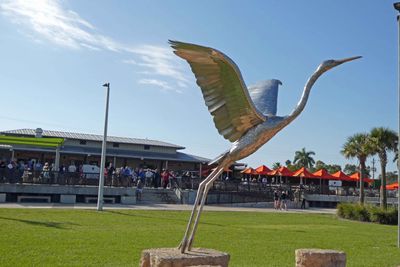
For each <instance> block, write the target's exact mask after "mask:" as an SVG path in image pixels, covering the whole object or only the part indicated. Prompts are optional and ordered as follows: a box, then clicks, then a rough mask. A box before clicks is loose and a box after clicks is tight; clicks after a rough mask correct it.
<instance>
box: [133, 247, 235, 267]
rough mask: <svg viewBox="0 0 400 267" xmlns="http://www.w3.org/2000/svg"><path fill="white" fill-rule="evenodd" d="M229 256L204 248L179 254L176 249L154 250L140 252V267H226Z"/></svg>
mask: <svg viewBox="0 0 400 267" xmlns="http://www.w3.org/2000/svg"><path fill="white" fill-rule="evenodd" d="M229 258H230V256H229V254H228V253H225V252H220V251H216V250H213V249H206V248H194V249H193V250H192V251H190V252H186V253H181V252H180V250H179V249H177V248H156V249H147V250H143V251H142V258H141V259H140V267H185V266H190V267H206V266H209V267H211V266H213V267H217V266H218V267H227V266H228V264H229Z"/></svg>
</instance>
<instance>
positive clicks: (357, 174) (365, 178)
mask: <svg viewBox="0 0 400 267" xmlns="http://www.w3.org/2000/svg"><path fill="white" fill-rule="evenodd" d="M360 176H361V175H360V173H359V172H355V173H353V174H352V175H350V176H349V177H350V178H351V179H352V180H353V181H356V182H357V181H360ZM363 181H364V182H365V183H372V182H373V181H374V180H373V179H370V178H367V177H364V178H363Z"/></svg>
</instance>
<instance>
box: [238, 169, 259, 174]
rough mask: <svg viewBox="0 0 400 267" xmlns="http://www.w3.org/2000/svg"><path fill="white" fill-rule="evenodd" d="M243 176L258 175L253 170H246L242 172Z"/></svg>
mask: <svg viewBox="0 0 400 267" xmlns="http://www.w3.org/2000/svg"><path fill="white" fill-rule="evenodd" d="M241 173H243V174H250V175H257V174H258V173H257V172H256V171H255V170H254V169H253V168H246V169H244V170H243V171H241Z"/></svg>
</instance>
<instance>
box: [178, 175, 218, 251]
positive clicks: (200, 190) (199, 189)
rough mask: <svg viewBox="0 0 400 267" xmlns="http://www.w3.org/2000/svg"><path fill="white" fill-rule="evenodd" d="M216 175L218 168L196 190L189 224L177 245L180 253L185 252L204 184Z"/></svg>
mask: <svg viewBox="0 0 400 267" xmlns="http://www.w3.org/2000/svg"><path fill="white" fill-rule="evenodd" d="M217 173H218V168H215V169H214V170H213V171H212V172H211V173H210V174H209V175H208V176H207V178H206V179H204V180H203V181H202V182H201V183H200V184H199V188H198V189H197V195H196V200H195V201H194V204H193V209H192V213H191V215H190V218H189V222H188V224H187V227H186V231H185V235H184V236H183V239H182V241H181V243H180V245H179V248H180V250H181V252H182V253H183V252H185V250H186V248H187V241H188V235H189V231H190V228H191V226H192V221H193V218H194V214H195V213H196V210H197V205H199V204H200V202H201V200H202V196H203V193H204V187H205V185H206V183H207V182H208V181H209V180H210V179H211V178H213V177H214V175H216V174H217Z"/></svg>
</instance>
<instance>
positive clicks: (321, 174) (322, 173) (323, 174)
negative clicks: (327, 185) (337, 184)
mask: <svg viewBox="0 0 400 267" xmlns="http://www.w3.org/2000/svg"><path fill="white" fill-rule="evenodd" d="M313 175H314V176H315V177H318V178H319V186H320V187H321V188H322V180H337V178H336V177H335V176H333V175H332V174H330V173H329V172H328V171H327V170H326V169H320V170H318V171H316V172H313Z"/></svg>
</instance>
